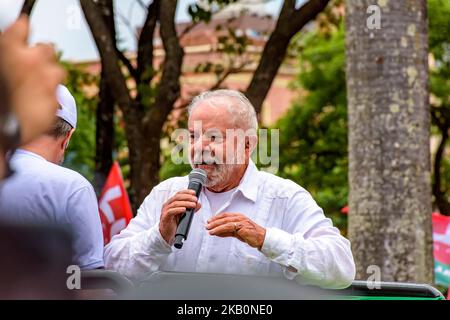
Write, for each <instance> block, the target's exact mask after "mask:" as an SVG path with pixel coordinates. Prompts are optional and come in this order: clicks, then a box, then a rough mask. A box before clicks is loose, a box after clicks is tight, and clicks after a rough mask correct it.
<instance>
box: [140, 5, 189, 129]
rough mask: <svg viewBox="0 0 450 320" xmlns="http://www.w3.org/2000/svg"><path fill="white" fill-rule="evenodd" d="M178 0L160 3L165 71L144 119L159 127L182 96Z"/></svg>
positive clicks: (146, 122) (182, 53) (147, 124)
mask: <svg viewBox="0 0 450 320" xmlns="http://www.w3.org/2000/svg"><path fill="white" fill-rule="evenodd" d="M176 7H177V1H176V0H164V1H161V3H160V10H159V15H160V24H161V28H160V33H161V39H162V42H163V46H164V50H165V58H164V64H163V72H162V75H161V80H160V83H159V88H158V93H157V95H156V100H155V103H154V105H153V108H152V109H151V110H150V112H149V113H148V114H147V116H146V118H145V119H144V125H145V126H146V128H149V126H150V122H151V126H153V127H155V128H159V127H160V126H158V124H160V125H161V126H162V125H163V123H164V122H165V120H166V118H167V116H168V115H169V113H170V111H171V110H172V107H173V104H174V103H175V101H176V100H177V99H178V97H179V96H180V76H181V64H182V61H183V55H184V52H183V49H182V48H181V46H180V43H179V40H178V35H177V32H176V29H175V10H176Z"/></svg>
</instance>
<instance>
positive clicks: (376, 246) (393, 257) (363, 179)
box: [346, 0, 433, 283]
mask: <svg viewBox="0 0 450 320" xmlns="http://www.w3.org/2000/svg"><path fill="white" fill-rule="evenodd" d="M378 3H381V2H380V1H379V2H378ZM372 4H373V1H371V0H347V1H346V10H347V11H346V18H347V21H346V28H347V33H346V41H347V89H348V108H349V187H350V190H349V191H350V195H349V206H350V213H349V237H350V240H351V241H352V248H353V253H354V257H355V261H356V266H357V278H358V279H367V278H368V277H369V276H370V275H371V274H368V272H369V271H368V269H367V268H368V266H370V265H376V266H378V267H379V268H380V271H381V279H382V280H384V281H407V282H422V283H432V281H433V254H432V234H431V210H432V209H431V183H430V149H429V145H430V136H429V126H430V118H429V117H430V112H429V104H428V87H427V83H428V30H427V3H426V0H416V1H409V0H396V1H384V2H383V6H381V7H380V9H381V29H379V30H377V29H374V30H369V29H368V27H367V18H368V17H369V16H370V14H368V13H366V12H367V8H368V7H369V6H370V5H372Z"/></svg>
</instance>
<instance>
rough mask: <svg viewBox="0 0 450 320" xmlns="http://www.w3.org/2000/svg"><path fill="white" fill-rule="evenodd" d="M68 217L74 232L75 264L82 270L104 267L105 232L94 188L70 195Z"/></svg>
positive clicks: (83, 188) (86, 187) (77, 191)
mask: <svg viewBox="0 0 450 320" xmlns="http://www.w3.org/2000/svg"><path fill="white" fill-rule="evenodd" d="M66 215H67V220H68V221H69V225H70V226H71V228H72V232H73V242H74V243H73V248H74V263H76V264H77V265H78V266H79V267H80V268H81V269H97V268H102V267H103V231H102V225H101V222H100V216H99V213H98V205H97V197H96V195H95V192H94V189H93V188H92V186H85V187H82V188H80V189H78V190H76V191H75V192H74V193H73V194H71V195H70V197H69V198H68V201H67V205H66Z"/></svg>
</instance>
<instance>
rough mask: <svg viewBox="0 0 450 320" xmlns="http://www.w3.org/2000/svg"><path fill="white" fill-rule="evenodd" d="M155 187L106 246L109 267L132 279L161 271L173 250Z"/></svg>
mask: <svg viewBox="0 0 450 320" xmlns="http://www.w3.org/2000/svg"><path fill="white" fill-rule="evenodd" d="M156 193H157V191H155V189H153V190H152V192H151V193H150V195H148V196H147V198H145V200H144V202H143V203H142V205H141V206H140V208H139V209H138V212H137V215H136V217H135V218H133V219H132V220H131V221H130V223H129V224H128V226H127V227H126V228H125V229H124V230H122V231H121V232H120V233H119V234H118V235H116V236H114V237H113V238H112V239H111V242H110V243H109V244H107V245H106V247H105V252H104V260H105V266H106V268H107V269H112V270H115V271H118V272H120V273H121V274H123V275H125V276H127V277H129V278H132V279H139V278H145V277H146V276H148V275H150V274H151V273H153V272H155V271H157V270H158V269H159V267H160V266H161V265H162V264H163V263H164V262H165V261H166V259H167V257H168V255H169V254H170V253H171V252H172V247H171V246H170V245H169V244H168V243H167V242H166V241H165V240H164V238H163V237H162V236H161V233H160V232H159V217H160V214H161V206H162V204H161V201H160V199H156Z"/></svg>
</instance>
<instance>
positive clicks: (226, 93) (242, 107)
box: [188, 89, 258, 134]
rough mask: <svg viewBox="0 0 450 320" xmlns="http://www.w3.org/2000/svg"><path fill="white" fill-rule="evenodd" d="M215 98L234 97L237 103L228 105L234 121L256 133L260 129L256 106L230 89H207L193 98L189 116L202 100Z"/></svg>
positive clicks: (241, 94) (189, 107)
mask: <svg viewBox="0 0 450 320" xmlns="http://www.w3.org/2000/svg"><path fill="white" fill-rule="evenodd" d="M214 98H232V99H234V100H235V101H237V104H236V103H230V104H227V105H226V108H227V111H228V113H229V114H230V115H231V116H232V117H233V121H234V123H236V124H237V123H239V124H241V125H242V126H243V127H244V128H243V129H245V130H249V129H250V130H254V131H255V134H256V133H257V131H258V119H257V118H256V112H255V108H254V107H253V105H252V104H251V102H250V101H249V100H248V99H247V97H246V96H245V95H244V94H243V93H241V92H239V91H237V90H228V89H219V90H212V91H205V92H203V93H201V94H199V95H198V96H196V97H194V99H192V101H191V103H190V104H189V106H188V114H189V117H190V116H191V114H192V111H193V110H194V108H195V107H196V106H197V105H198V104H199V103H200V102H202V101H205V100H211V99H214Z"/></svg>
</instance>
